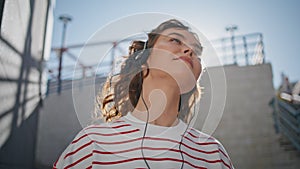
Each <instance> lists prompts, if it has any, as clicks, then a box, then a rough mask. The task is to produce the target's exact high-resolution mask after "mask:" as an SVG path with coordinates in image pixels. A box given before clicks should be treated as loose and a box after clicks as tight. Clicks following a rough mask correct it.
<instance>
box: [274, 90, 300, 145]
mask: <svg viewBox="0 0 300 169" xmlns="http://www.w3.org/2000/svg"><path fill="white" fill-rule="evenodd" d="M270 106H272V108H273V110H274V112H273V113H274V123H275V126H276V128H278V130H279V132H281V133H282V134H283V135H285V136H286V137H287V138H288V140H290V142H291V143H292V144H293V145H294V146H295V148H297V150H298V151H300V107H297V106H294V105H293V103H290V102H287V101H285V100H283V99H281V98H279V97H278V96H276V97H274V98H273V99H272V100H271V101H270Z"/></svg>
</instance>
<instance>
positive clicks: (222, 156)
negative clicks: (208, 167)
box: [184, 128, 234, 169]
mask: <svg viewBox="0 0 300 169" xmlns="http://www.w3.org/2000/svg"><path fill="white" fill-rule="evenodd" d="M184 138H185V139H186V141H188V142H189V145H193V148H194V150H195V151H198V152H199V154H201V155H200V156H202V157H204V158H206V159H211V158H213V159H214V160H213V161H209V160H207V162H208V163H215V162H218V163H219V165H220V166H221V168H227V169H233V168H234V167H233V165H232V162H231V160H230V157H229V155H228V153H227V152H226V150H225V148H224V146H223V145H222V143H221V142H220V141H219V140H217V139H216V138H214V137H213V136H211V135H208V134H205V133H203V132H201V131H199V130H197V129H194V128H189V129H188V130H187V131H186V133H185V136H184Z"/></svg>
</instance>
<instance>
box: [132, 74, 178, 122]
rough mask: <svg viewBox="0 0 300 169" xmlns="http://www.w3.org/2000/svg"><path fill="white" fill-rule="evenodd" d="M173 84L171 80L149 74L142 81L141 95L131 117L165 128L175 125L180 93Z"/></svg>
mask: <svg viewBox="0 0 300 169" xmlns="http://www.w3.org/2000/svg"><path fill="white" fill-rule="evenodd" d="M174 84H176V82H175V81H174V80H173V79H172V78H168V77H153V76H152V75H151V74H149V75H148V76H147V77H146V78H145V79H144V82H143V91H142V92H143V93H142V94H141V95H140V98H139V101H138V103H137V106H136V107H135V109H134V111H133V112H132V115H133V116H135V117H136V118H138V119H140V120H143V121H147V119H148V122H149V123H150V124H155V125H160V126H166V127H169V126H174V125H176V124H177V123H178V119H177V115H178V105H179V99H180V92H179V88H178V86H177V85H174ZM148 113H149V114H148ZM148 115H149V117H148ZM147 117H148V118H147Z"/></svg>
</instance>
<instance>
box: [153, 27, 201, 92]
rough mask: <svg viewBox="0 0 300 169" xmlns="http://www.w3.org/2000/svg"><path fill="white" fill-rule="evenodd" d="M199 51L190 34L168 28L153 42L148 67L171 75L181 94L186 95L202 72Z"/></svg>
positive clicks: (193, 37)
mask: <svg viewBox="0 0 300 169" xmlns="http://www.w3.org/2000/svg"><path fill="white" fill-rule="evenodd" d="M201 51H202V47H201V44H200V43H199V41H198V40H197V39H196V38H195V36H194V35H193V34H192V33H190V32H188V31H186V30H182V29H176V28H170V29H167V30H165V31H163V32H162V33H161V34H160V36H159V38H158V39H157V41H156V42H155V44H154V46H153V49H152V52H151V54H150V56H149V59H148V65H149V68H155V69H160V70H162V71H164V72H166V73H167V74H169V75H171V76H172V77H173V78H174V79H175V80H176V81H177V84H178V85H179V87H180V90H181V93H186V92H188V91H190V90H191V89H192V88H193V87H194V85H195V83H196V81H197V79H198V78H199V76H200V73H201V71H202V66H201V60H200V58H199V56H200V54H201Z"/></svg>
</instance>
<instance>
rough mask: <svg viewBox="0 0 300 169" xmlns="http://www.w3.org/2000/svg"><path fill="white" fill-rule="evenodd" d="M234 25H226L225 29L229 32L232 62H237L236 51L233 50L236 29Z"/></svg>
mask: <svg viewBox="0 0 300 169" xmlns="http://www.w3.org/2000/svg"><path fill="white" fill-rule="evenodd" d="M237 28H238V27H237V26H236V25H230V26H228V27H226V31H227V32H230V35H231V45H232V55H233V64H235V65H236V64H237V58H236V51H235V43H234V41H235V40H234V31H235V30H237Z"/></svg>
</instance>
